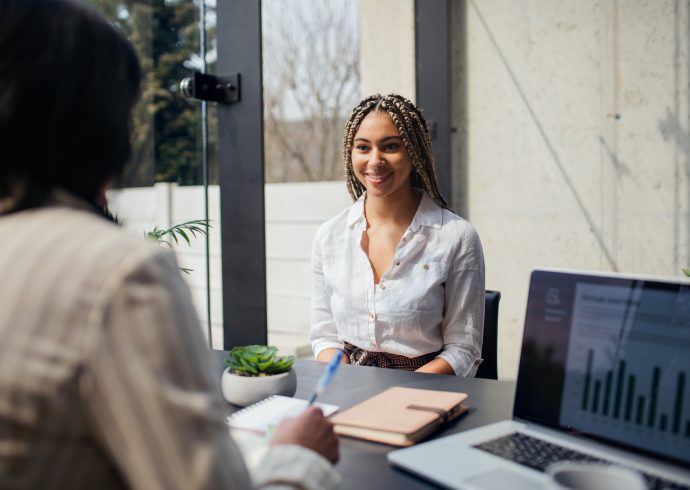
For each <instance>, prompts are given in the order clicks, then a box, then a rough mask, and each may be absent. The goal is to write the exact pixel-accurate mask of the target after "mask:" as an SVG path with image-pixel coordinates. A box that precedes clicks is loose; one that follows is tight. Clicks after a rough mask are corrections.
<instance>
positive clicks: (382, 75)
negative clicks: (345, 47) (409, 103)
mask: <svg viewBox="0 0 690 490" xmlns="http://www.w3.org/2000/svg"><path fill="white" fill-rule="evenodd" d="M359 4H360V7H359V8H360V15H359V19H360V30H359V32H360V36H361V41H360V42H361V44H360V50H359V57H360V58H359V59H360V68H359V69H360V87H361V93H362V97H366V96H368V95H371V94H376V93H380V94H389V93H391V92H393V93H397V94H400V95H403V96H405V97H407V98H408V99H410V100H415V87H416V84H415V39H414V0H360V2H359Z"/></svg>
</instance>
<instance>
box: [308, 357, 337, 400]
mask: <svg viewBox="0 0 690 490" xmlns="http://www.w3.org/2000/svg"><path fill="white" fill-rule="evenodd" d="M341 357H343V351H341V350H339V351H338V352H337V353H336V354H335V355H334V356H333V357H332V358H331V360H330V362H329V363H328V366H326V370H325V371H324V372H323V374H322V375H321V377H320V378H319V380H318V381H317V382H316V388H314V394H313V395H312V396H311V398H310V399H309V405H312V404H313V403H314V401H315V400H316V397H317V396H319V395H320V394H321V393H323V390H324V389H326V386H328V383H330V382H331V380H332V379H333V376H334V375H335V372H336V371H337V370H338V366H340V358H341Z"/></svg>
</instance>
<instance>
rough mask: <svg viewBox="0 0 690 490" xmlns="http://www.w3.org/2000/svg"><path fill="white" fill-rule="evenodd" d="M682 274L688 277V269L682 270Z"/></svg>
mask: <svg viewBox="0 0 690 490" xmlns="http://www.w3.org/2000/svg"><path fill="white" fill-rule="evenodd" d="M683 273H684V274H685V275H686V276H688V277H690V269H683Z"/></svg>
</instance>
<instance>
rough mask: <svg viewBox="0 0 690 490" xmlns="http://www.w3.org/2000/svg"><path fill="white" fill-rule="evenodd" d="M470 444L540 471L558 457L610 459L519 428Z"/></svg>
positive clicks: (662, 483) (654, 489) (657, 489)
mask: <svg viewBox="0 0 690 490" xmlns="http://www.w3.org/2000/svg"><path fill="white" fill-rule="evenodd" d="M474 447H476V448H477V449H481V450H482V451H486V452H487V453H491V454H493V455H495V456H499V457H501V458H504V459H508V460H510V461H514V462H515V463H518V464H521V465H523V466H527V467H528V468H532V469H534V470H537V471H542V472H543V471H545V470H546V468H547V467H548V466H549V465H551V464H553V463H557V462H560V461H577V462H584V463H611V462H610V461H606V460H604V459H599V458H595V457H593V456H590V455H588V454H585V453H581V452H579V451H575V450H573V449H568V448H565V447H563V446H557V445H556V444H551V443H549V442H546V441H543V440H541V439H537V438H535V437H531V436H528V435H526V434H520V433H519V432H516V433H514V434H509V435H507V436H503V437H499V438H498V439H492V440H490V441H487V442H483V443H481V444H477V445H475V446H474ZM611 464H615V463H611ZM642 476H643V477H644V479H645V482H646V483H647V488H649V489H650V490H664V489H668V490H690V487H687V486H685V485H680V484H678V483H674V482H672V481H669V480H665V479H663V478H658V477H656V476H653V475H650V474H647V473H642Z"/></svg>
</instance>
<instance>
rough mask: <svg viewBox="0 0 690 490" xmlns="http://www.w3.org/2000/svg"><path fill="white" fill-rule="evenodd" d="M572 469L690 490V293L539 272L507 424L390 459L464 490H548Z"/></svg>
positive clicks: (661, 285)
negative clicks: (620, 471)
mask: <svg viewBox="0 0 690 490" xmlns="http://www.w3.org/2000/svg"><path fill="white" fill-rule="evenodd" d="M481 409H482V408H481V407H477V410H481ZM470 416H471V415H470ZM569 460H575V461H604V462H610V463H613V464H618V465H622V466H625V467H629V468H633V469H636V470H637V471H639V472H641V473H642V475H643V477H644V478H645V481H646V483H647V486H648V488H650V489H663V488H674V489H675V488H690V282H688V281H683V280H681V279H679V280H677V281H676V280H660V279H649V278H641V277H632V276H623V275H612V274H593V273H579V272H564V271H551V270H535V271H534V272H533V273H532V276H531V279H530V287H529V297H528V301H527V313H526V316H525V328H524V334H523V341H522V352H521V356H520V367H519V371H518V378H517V387H516V393H515V403H514V406H513V418H512V420H506V421H503V422H498V423H495V424H490V425H487V426H484V427H480V428H478V429H473V430H469V431H466V432H462V433H459V434H455V435H452V436H448V437H444V438H441V439H437V440H434V441H430V442H427V443H424V444H419V445H417V446H413V447H410V448H406V449H401V450H397V451H393V452H391V453H389V454H388V461H389V462H390V463H391V464H393V465H394V466H396V467H399V468H402V469H404V470H407V471H409V472H411V473H413V474H416V475H418V476H421V477H423V478H426V479H428V480H431V481H433V482H435V483H437V484H439V485H441V486H443V487H447V488H466V489H489V488H490V489H494V488H496V489H500V488H510V489H513V490H516V489H517V490H519V489H535V488H542V487H545V486H546V485H547V477H546V473H545V472H544V471H545V470H546V468H548V466H549V465H551V464H553V463H556V462H560V461H569Z"/></svg>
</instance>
